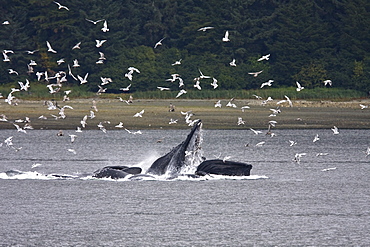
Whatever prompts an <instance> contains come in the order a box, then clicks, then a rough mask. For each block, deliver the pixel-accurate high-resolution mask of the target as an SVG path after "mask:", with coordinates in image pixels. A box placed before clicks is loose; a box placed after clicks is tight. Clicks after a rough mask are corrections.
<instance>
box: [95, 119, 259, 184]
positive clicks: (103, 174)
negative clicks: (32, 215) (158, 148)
mask: <svg viewBox="0 0 370 247" xmlns="http://www.w3.org/2000/svg"><path fill="white" fill-rule="evenodd" d="M201 130H202V121H201V120H198V121H196V122H195V123H194V125H193V127H192V129H191V131H190V133H189V134H188V136H187V137H186V139H185V140H184V141H183V142H182V143H180V144H179V145H177V146H176V147H174V148H173V149H172V150H171V151H170V152H169V153H167V154H165V155H164V156H162V157H160V158H158V159H157V160H156V161H154V163H153V164H152V165H151V166H150V167H149V169H148V170H147V171H146V173H144V174H143V173H142V170H141V168H140V167H128V166H106V167H103V168H101V169H99V170H97V171H95V172H94V173H93V177H96V178H112V179H119V178H125V177H126V176H128V175H132V176H131V177H130V179H131V178H132V179H133V180H136V179H142V178H143V177H153V176H162V175H165V176H166V177H167V178H169V179H171V178H175V177H177V176H178V175H183V174H185V175H188V176H192V177H199V176H204V175H207V174H215V175H227V176H249V175H250V170H251V169H252V165H249V164H245V163H241V162H235V161H223V160H218V159H215V160H205V158H204V157H203V156H202V148H201V143H202V135H201Z"/></svg>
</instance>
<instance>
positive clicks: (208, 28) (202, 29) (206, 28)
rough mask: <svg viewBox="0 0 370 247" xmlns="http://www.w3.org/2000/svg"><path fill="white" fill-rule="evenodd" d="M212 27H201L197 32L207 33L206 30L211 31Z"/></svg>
mask: <svg viewBox="0 0 370 247" xmlns="http://www.w3.org/2000/svg"><path fill="white" fill-rule="evenodd" d="M213 28H214V27H201V28H199V29H198V31H203V32H205V31H207V30H210V29H213Z"/></svg>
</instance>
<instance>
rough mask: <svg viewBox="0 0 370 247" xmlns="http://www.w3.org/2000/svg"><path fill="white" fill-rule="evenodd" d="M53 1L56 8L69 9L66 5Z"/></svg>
mask: <svg viewBox="0 0 370 247" xmlns="http://www.w3.org/2000/svg"><path fill="white" fill-rule="evenodd" d="M53 3H55V4H57V5H58V9H65V10H68V11H69V8H67V7H66V6H63V5H61V4H60V3H58V2H56V1H53Z"/></svg>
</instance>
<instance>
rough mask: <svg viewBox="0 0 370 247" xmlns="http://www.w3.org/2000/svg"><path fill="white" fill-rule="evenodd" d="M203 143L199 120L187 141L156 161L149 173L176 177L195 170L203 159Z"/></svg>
mask: <svg viewBox="0 0 370 247" xmlns="http://www.w3.org/2000/svg"><path fill="white" fill-rule="evenodd" d="M201 144H202V122H201V120H198V121H197V122H195V123H194V125H193V127H192V129H191V131H190V133H189V135H188V136H187V137H186V139H185V141H183V142H182V143H180V144H179V145H177V146H176V147H174V148H173V149H172V150H171V151H170V152H169V153H167V154H166V155H164V156H162V157H160V158H158V159H157V160H156V161H154V163H153V164H152V165H151V167H150V168H149V169H148V171H147V173H149V174H153V175H166V176H168V177H175V176H178V174H180V173H188V172H191V171H193V172H194V171H195V170H196V167H197V165H199V164H200V162H201V160H202V148H201Z"/></svg>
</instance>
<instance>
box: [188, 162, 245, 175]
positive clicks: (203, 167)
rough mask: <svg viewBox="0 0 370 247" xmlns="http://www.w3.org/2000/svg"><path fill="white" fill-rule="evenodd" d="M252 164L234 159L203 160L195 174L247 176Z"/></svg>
mask: <svg viewBox="0 0 370 247" xmlns="http://www.w3.org/2000/svg"><path fill="white" fill-rule="evenodd" d="M251 169H252V165H250V164H245V163H241V162H235V161H228V160H226V161H223V160H219V159H215V160H206V161H203V162H202V163H201V164H200V165H199V166H198V168H197V170H196V172H195V174H197V175H200V176H203V175H206V174H215V175H227V176H249V175H250V171H251Z"/></svg>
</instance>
